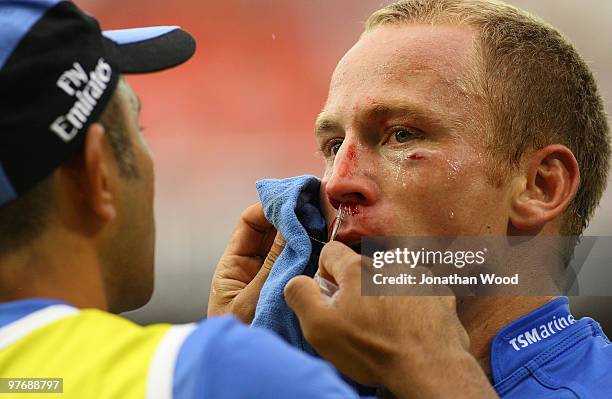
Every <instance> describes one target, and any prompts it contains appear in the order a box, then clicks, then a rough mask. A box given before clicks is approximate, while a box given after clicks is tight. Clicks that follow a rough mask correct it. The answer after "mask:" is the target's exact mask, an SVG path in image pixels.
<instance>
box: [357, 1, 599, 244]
mask: <svg viewBox="0 0 612 399" xmlns="http://www.w3.org/2000/svg"><path fill="white" fill-rule="evenodd" d="M401 24H451V25H457V26H465V27H467V28H469V29H471V30H473V31H474V32H475V33H476V36H477V38H478V41H479V44H480V46H478V47H479V49H478V57H477V61H478V69H479V77H480V79H478V80H479V82H477V87H478V91H479V93H478V95H479V96H481V97H482V98H483V100H484V104H485V107H486V110H487V111H488V112H487V118H486V121H484V125H485V129H486V131H487V134H485V138H484V139H485V145H486V148H487V150H488V152H489V153H490V155H491V156H492V159H495V160H496V161H497V160H500V161H501V162H492V164H497V165H501V167H500V166H498V167H496V168H492V169H491V176H490V177H491V179H492V181H495V182H497V183H498V184H501V183H502V182H503V181H504V179H505V176H507V175H508V173H507V167H508V165H510V166H512V167H514V168H517V167H518V166H519V164H520V161H521V159H522V157H523V154H525V153H526V152H528V151H530V150H537V149H539V148H542V147H544V146H546V145H548V144H553V143H560V144H563V145H565V146H567V147H568V148H569V149H570V150H571V151H572V152H573V153H574V156H575V157H576V159H577V161H578V165H579V168H580V171H581V184H580V187H579V189H578V192H577V194H576V196H575V198H574V199H573V201H572V202H571V204H570V205H569V207H568V209H567V210H566V213H565V219H564V223H563V227H562V229H561V232H560V233H561V234H564V235H580V234H582V232H583V231H584V229H585V228H586V226H587V225H588V222H589V220H590V218H591V217H592V215H593V213H594V211H595V208H596V207H597V204H598V203H599V200H600V199H601V196H602V194H603V192H604V190H605V187H606V183H607V175H608V166H609V158H610V137H609V129H608V122H607V118H606V114H605V112H604V106H603V101H602V99H601V97H600V96H599V93H598V91H597V86H596V83H595V79H594V78H593V75H592V74H591V71H590V70H589V68H588V67H587V65H586V64H585V62H584V61H583V60H582V58H581V57H580V56H579V55H578V53H577V52H576V50H575V49H574V47H573V46H572V45H571V44H570V43H569V42H568V41H567V40H566V39H565V38H564V37H563V35H562V34H561V33H559V31H557V30H556V29H555V28H553V27H552V26H550V25H549V24H547V23H546V22H544V21H542V20H540V19H538V18H536V17H534V16H532V15H530V14H528V13H527V12H525V11H522V10H519V9H517V8H515V7H512V6H510V5H507V4H505V3H502V2H498V1H487V0H404V1H399V2H397V3H394V4H390V5H388V6H386V7H384V8H382V9H380V10H378V11H376V12H374V13H373V14H372V15H371V16H370V17H369V18H368V20H367V22H366V30H365V32H364V34H367V32H369V31H371V30H373V29H375V28H377V27H379V26H381V25H401Z"/></svg>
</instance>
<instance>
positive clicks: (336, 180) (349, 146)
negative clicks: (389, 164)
mask: <svg viewBox="0 0 612 399" xmlns="http://www.w3.org/2000/svg"><path fill="white" fill-rule="evenodd" d="M371 161H372V160H370V159H369V156H368V153H367V151H366V150H365V149H364V148H362V147H360V146H359V145H358V143H355V142H352V141H348V140H346V139H345V141H344V142H343V143H342V146H340V149H339V151H338V153H337V154H336V156H335V158H334V166H333V169H332V174H331V177H330V178H329V180H328V181H327V185H326V186H325V191H326V194H327V196H328V198H329V199H330V202H331V204H332V206H333V207H334V208H337V207H338V206H339V205H340V203H349V204H358V205H371V204H373V203H374V202H376V198H377V186H376V183H375V181H374V180H373V179H372V177H373V176H372V170H371V169H372V168H374V167H375V166H374V165H373V164H372V162H371Z"/></svg>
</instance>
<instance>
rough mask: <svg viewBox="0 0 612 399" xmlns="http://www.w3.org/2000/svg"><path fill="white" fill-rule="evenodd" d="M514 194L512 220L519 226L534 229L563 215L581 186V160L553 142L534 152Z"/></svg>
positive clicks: (511, 221) (515, 225) (513, 223)
mask: <svg viewBox="0 0 612 399" xmlns="http://www.w3.org/2000/svg"><path fill="white" fill-rule="evenodd" d="M523 178H524V179H526V180H523V184H521V185H520V188H519V189H517V190H516V192H515V193H513V196H512V202H511V212H510V223H511V224H512V225H513V226H514V227H515V228H517V229H521V230H532V229H538V228H541V227H542V226H544V224H546V223H547V222H550V221H551V220H553V219H555V218H557V217H558V216H560V215H562V214H563V212H564V211H565V209H567V207H568V205H569V204H570V202H571V201H572V200H573V199H574V196H575V195H576V192H577V191H578V186H579V185H580V171H579V168H578V162H577V161H576V158H575V157H574V154H573V153H572V151H571V150H570V149H569V148H567V147H566V146H564V145H561V144H553V145H549V146H547V147H544V148H542V149H541V150H538V151H536V152H535V153H533V155H532V157H531V161H530V163H529V165H528V167H527V171H526V175H525V176H523Z"/></svg>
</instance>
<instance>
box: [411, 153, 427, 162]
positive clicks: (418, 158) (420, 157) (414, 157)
mask: <svg viewBox="0 0 612 399" xmlns="http://www.w3.org/2000/svg"><path fill="white" fill-rule="evenodd" d="M408 159H411V160H413V161H422V160H424V159H426V158H425V156H424V155H422V154H419V153H414V154H410V155H409V156H408Z"/></svg>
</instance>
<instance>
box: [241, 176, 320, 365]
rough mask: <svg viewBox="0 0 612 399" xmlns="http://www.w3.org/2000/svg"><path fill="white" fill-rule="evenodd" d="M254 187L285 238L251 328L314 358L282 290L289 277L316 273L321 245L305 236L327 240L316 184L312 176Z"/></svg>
mask: <svg viewBox="0 0 612 399" xmlns="http://www.w3.org/2000/svg"><path fill="white" fill-rule="evenodd" d="M256 187H257V191H258V193H259V198H260V200H261V203H262V204H263V208H264V212H265V214H266V218H268V220H269V221H270V223H272V224H273V225H274V227H276V229H277V230H278V231H280V232H281V234H282V235H283V237H285V240H286V244H285V249H284V250H283V251H282V252H281V254H280V255H279V257H278V259H277V260H276V263H275V264H274V267H273V268H272V271H271V272H270V275H269V276H268V280H267V281H266V283H265V284H264V286H263V288H262V289H261V293H260V294H259V302H258V303H257V308H256V309H255V318H254V319H253V323H252V324H253V325H254V326H257V327H264V328H267V329H270V330H273V331H274V332H276V333H277V334H279V335H280V336H281V337H282V338H284V339H285V340H286V341H287V342H289V343H290V344H291V345H293V346H296V347H298V348H300V349H302V350H304V351H306V352H308V353H310V354H315V351H314V350H313V349H312V347H310V345H308V343H307V342H306V340H305V339H304V336H303V335H302V331H301V330H300V324H299V322H298V319H297V317H296V315H295V313H293V311H292V310H291V309H289V306H287V303H286V302H285V295H284V294H283V290H284V288H285V285H287V282H289V280H291V279H292V278H293V277H295V276H299V275H300V274H305V275H308V276H311V277H312V276H313V275H314V273H315V272H316V271H317V267H318V262H319V259H318V254H319V252H320V250H321V245H322V244H319V243H317V242H316V241H313V240H311V239H310V238H309V237H308V236H309V235H310V236H312V237H315V238H317V239H319V240H321V241H326V238H327V233H326V231H327V230H326V223H325V219H324V218H323V215H322V214H321V212H320V211H319V206H318V205H319V187H320V181H319V179H317V178H316V177H314V176H298V177H292V178H289V179H282V180H278V179H268V180H261V181H258V182H257V184H256ZM313 243H314V244H315V245H316V246H317V248H316V249H317V250H316V251H314V254H315V256H311V255H313ZM311 258H312V259H311Z"/></svg>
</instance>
